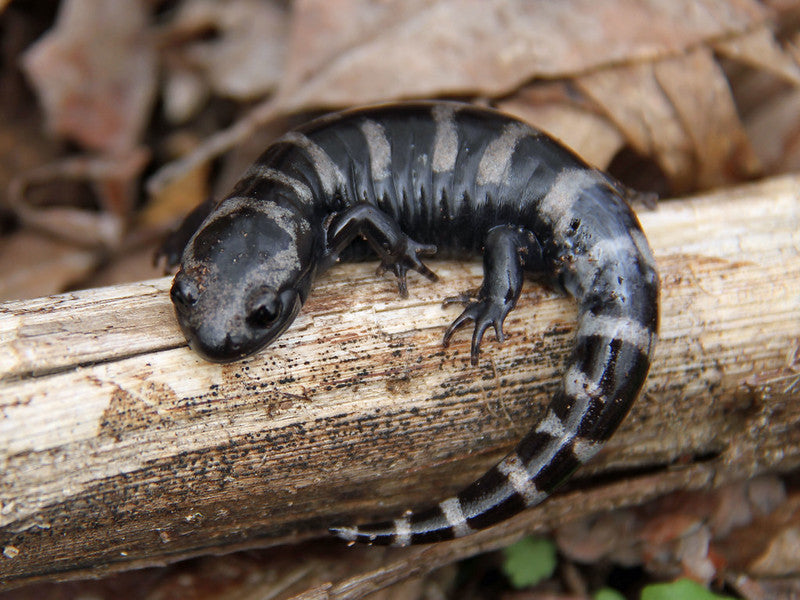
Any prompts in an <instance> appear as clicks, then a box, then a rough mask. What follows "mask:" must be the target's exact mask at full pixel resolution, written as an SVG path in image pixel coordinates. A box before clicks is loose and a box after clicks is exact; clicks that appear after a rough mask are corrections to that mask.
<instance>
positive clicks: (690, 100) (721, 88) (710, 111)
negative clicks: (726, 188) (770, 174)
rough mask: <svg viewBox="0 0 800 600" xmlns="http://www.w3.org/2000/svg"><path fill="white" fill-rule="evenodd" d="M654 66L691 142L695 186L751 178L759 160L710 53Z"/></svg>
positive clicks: (700, 52) (699, 52)
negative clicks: (694, 165) (694, 167)
mask: <svg viewBox="0 0 800 600" xmlns="http://www.w3.org/2000/svg"><path fill="white" fill-rule="evenodd" d="M654 67H655V77H656V80H657V81H658V84H659V86H660V87H661V89H663V90H664V95H665V96H666V97H667V99H668V100H669V102H671V104H672V106H673V107H674V108H675V111H676V113H677V116H678V119H679V121H680V123H681V125H682V126H683V129H684V131H685V132H686V134H687V136H688V137H689V139H690V140H691V142H692V149H691V152H692V158H693V160H694V162H695V164H696V165H697V168H696V169H695V173H694V174H695V177H696V179H695V181H694V187H699V188H712V187H715V186H719V185H725V184H728V183H732V182H735V181H741V180H742V179H747V178H749V177H752V176H754V175H755V174H756V173H757V171H758V169H759V163H758V159H757V158H756V156H755V154H754V152H753V149H752V148H751V147H750V143H749V141H748V139H747V134H746V133H745V131H744V128H743V126H742V123H741V121H740V120H739V115H738V113H737V111H736V106H735V104H734V102H733V97H732V96H731V91H730V87H729V86H728V81H727V79H726V78H725V75H724V73H723V72H722V70H721V69H720V68H719V65H718V64H717V63H716V61H715V60H714V58H713V56H712V55H711V51H710V50H708V49H706V48H698V49H697V50H695V51H693V52H690V53H688V54H687V55H685V56H682V57H676V58H671V59H666V60H662V61H659V62H656V63H655V64H654Z"/></svg>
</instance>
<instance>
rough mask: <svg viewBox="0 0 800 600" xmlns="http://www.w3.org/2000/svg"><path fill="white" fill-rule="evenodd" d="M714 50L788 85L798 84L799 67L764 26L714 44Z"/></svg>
mask: <svg viewBox="0 0 800 600" xmlns="http://www.w3.org/2000/svg"><path fill="white" fill-rule="evenodd" d="M714 49H715V50H716V51H717V52H719V53H720V54H722V55H724V56H727V57H729V58H732V59H734V60H738V61H740V62H742V63H744V64H747V65H750V66H751V67H755V68H756V69H763V70H764V71H767V72H769V73H773V74H774V75H777V76H778V77H780V78H781V79H784V80H786V81H788V82H789V83H792V84H795V85H798V84H800V65H798V64H797V62H796V60H795V59H794V58H793V57H792V55H791V54H790V53H787V52H785V51H784V50H783V49H782V48H781V47H780V45H778V42H777V41H776V40H775V36H774V34H773V33H772V31H771V30H770V29H769V28H768V27H766V26H763V27H759V28H757V29H755V30H754V31H751V32H749V33H744V34H742V35H737V36H734V37H731V38H727V39H724V40H720V41H718V42H714Z"/></svg>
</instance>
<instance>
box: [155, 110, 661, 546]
mask: <svg viewBox="0 0 800 600" xmlns="http://www.w3.org/2000/svg"><path fill="white" fill-rule="evenodd" d="M630 193H631V192H630V191H629V190H627V189H626V188H624V186H622V185H621V184H620V183H618V182H616V181H615V180H613V179H612V178H610V177H609V176H608V175H605V174H604V173H602V172H600V171H598V170H596V169H593V168H591V167H589V166H587V165H586V164H585V163H584V162H583V161H582V160H581V159H580V158H578V157H577V156H576V155H575V154H573V153H572V152H571V151H569V150H568V149H566V148H565V147H563V146H562V145H560V144H559V143H558V142H556V141H554V140H553V139H551V138H550V137H548V136H547V135H545V134H543V133H542V132H540V131H537V130H536V129H534V128H532V127H530V126H528V125H526V124H525V123H522V122H520V121H518V120H516V119H513V118H511V117H509V116H506V115H503V114H501V113H499V112H496V111H493V110H488V109H483V108H477V107H474V106H470V105H466V104H459V103H447V102H437V103H408V104H405V103H403V104H393V105H386V106H382V107H374V108H366V109H357V110H350V111H346V112H342V113H338V114H333V115H330V116H327V117H323V118H321V119H318V120H315V121H313V122H311V123H309V124H307V125H305V126H304V127H301V128H300V129H297V130H295V131H292V132H290V133H287V134H286V135H284V136H283V137H282V138H280V139H278V140H277V141H276V142H274V143H273V144H272V145H270V146H269V148H267V150H266V152H264V154H263V155H262V156H261V158H260V159H259V160H258V161H257V162H256V163H255V164H254V165H253V166H252V167H251V168H250V170H248V171H247V172H246V173H245V175H244V176H243V177H242V179H241V180H240V181H239V182H238V183H237V184H236V186H235V188H234V190H233V192H232V193H231V194H230V195H229V196H228V197H226V198H224V199H223V200H221V201H220V202H218V203H206V204H204V205H202V206H201V207H198V209H197V210H196V211H195V212H194V213H193V214H192V215H190V217H188V218H187V221H186V224H185V226H184V227H183V228H182V230H181V231H179V232H178V233H177V234H176V236H175V237H174V238H173V239H172V240H171V246H172V249H173V251H172V252H170V251H169V246H167V249H166V251H165V253H166V254H167V260H168V262H173V263H177V261H178V254H179V252H180V251H179V250H178V248H180V249H181V250H182V252H183V256H182V259H181V268H180V270H179V272H178V274H177V275H176V276H175V281H174V284H173V286H172V291H171V296H172V300H173V302H174V304H175V308H176V312H177V316H178V321H179V322H180V325H181V328H182V329H183V332H184V333H185V335H186V337H187V339H188V340H189V343H190V345H191V347H192V348H194V349H195V350H196V351H197V352H199V353H200V354H201V355H202V356H204V357H205V358H207V359H209V360H212V361H228V360H235V359H237V358H240V357H243V356H246V355H249V354H251V353H253V352H256V351H257V350H259V349H260V348H262V347H264V346H265V345H266V344H268V343H270V342H271V341H272V340H274V339H275V338H276V336H278V335H280V333H281V332H283V331H284V330H285V329H286V328H287V327H288V326H289V325H290V324H291V322H292V321H293V319H294V318H295V316H296V315H297V313H298V311H299V310H300V307H301V306H302V304H303V302H304V301H305V300H306V298H307V297H308V294H309V290H310V289H311V285H312V282H313V281H314V278H315V277H316V276H317V275H319V274H320V273H321V272H322V271H324V270H325V269H327V268H329V267H330V266H331V265H333V264H334V263H335V262H336V261H337V260H338V259H339V258H340V255H341V254H342V252H343V251H344V250H345V248H346V247H348V246H349V245H350V244H351V242H353V241H354V240H355V239H356V238H364V239H366V240H367V241H368V242H369V245H370V246H372V248H373V249H374V250H375V251H376V252H377V254H378V256H379V257H380V259H381V261H382V263H381V265H382V267H383V268H384V269H388V270H391V271H393V272H394V273H395V274H396V275H397V277H398V282H399V287H400V292H401V293H402V294H405V293H406V271H407V270H408V269H414V270H416V271H418V272H420V273H422V274H423V275H425V276H426V277H428V278H430V279H435V275H434V274H433V273H432V272H431V271H430V270H429V269H428V268H427V267H426V266H425V265H424V264H423V263H422V261H421V260H420V256H427V255H432V254H434V253H435V252H436V251H437V249H438V250H439V251H443V252H446V253H448V254H449V255H457V256H465V255H472V254H475V253H480V252H482V253H483V264H484V280H483V285H482V287H481V288H480V290H479V291H478V292H477V295H476V296H475V297H474V298H473V299H472V300H470V299H469V298H468V297H467V295H464V296H463V297H461V298H459V301H462V302H464V303H465V304H466V309H465V310H464V312H463V313H461V315H460V316H459V317H458V318H457V319H456V320H455V321H454V322H453V324H452V325H450V327H449V328H448V329H447V331H446V333H445V334H444V344H445V345H447V343H448V341H449V340H450V338H451V336H452V335H453V333H454V332H455V330H456V329H458V328H459V327H461V326H462V325H464V324H465V323H467V322H469V321H474V323H475V328H474V332H473V335H472V348H471V351H472V354H471V358H472V362H473V363H476V362H477V357H478V348H479V346H480V344H481V339H482V337H483V335H484V332H485V331H486V329H487V328H488V327H490V326H491V327H493V328H494V330H495V333H496V335H497V338H498V339H499V340H501V341H502V339H503V329H502V325H503V320H504V319H505V317H506V315H507V314H508V312H509V311H510V310H511V309H512V308H513V307H514V305H515V303H516V301H517V299H518V297H519V294H520V289H521V287H522V280H523V272H524V271H529V272H535V273H537V274H538V275H540V276H543V277H544V278H545V280H546V281H549V282H550V283H551V284H552V285H554V286H555V287H557V288H559V289H562V290H565V291H566V292H568V293H570V294H572V295H573V296H574V297H575V298H576V299H577V300H578V305H579V309H578V328H577V341H576V345H575V348H574V350H573V352H572V354H571V356H570V357H569V359H568V361H567V366H566V374H565V375H564V379H563V384H562V386H561V387H560V389H559V390H558V392H557V393H556V394H555V397H554V398H553V400H552V402H551V403H550V405H549V408H548V410H547V413H546V416H545V418H544V420H543V421H542V422H541V423H540V424H539V425H537V426H536V427H535V428H534V429H533V430H531V431H530V432H529V433H528V434H527V435H526V436H525V437H524V438H523V440H522V441H521V442H520V443H519V445H518V446H517V447H516V449H515V450H514V451H513V452H511V453H510V454H509V455H508V456H506V457H505V458H504V459H503V460H502V461H501V462H500V463H499V464H497V465H496V466H494V467H492V468H491V469H490V470H489V471H488V472H487V473H486V474H485V475H483V477H481V478H480V479H479V480H477V481H476V482H474V483H473V484H471V485H470V486H468V487H467V488H466V489H464V490H463V491H462V492H460V493H459V494H458V495H456V496H453V497H452V498H448V499H446V500H443V501H442V502H440V503H439V504H438V505H436V506H434V507H433V508H430V509H428V510H423V511H421V512H414V513H406V514H405V515H403V516H400V517H399V518H397V519H396V520H394V521H387V522H384V523H378V524H374V525H367V526H359V527H337V528H334V529H332V530H331V531H332V532H333V533H334V534H336V535H338V536H340V537H342V538H344V539H346V540H351V541H358V542H368V543H375V544H394V545H407V544H414V543H425V542H435V541H439V540H445V539H450V538H454V537H459V536H463V535H467V534H469V533H470V532H473V531H475V530H477V529H482V528H484V527H487V526H489V525H492V524H494V523H497V522H498V521H501V520H503V519H506V518H507V517H509V516H511V515H513V514H515V513H517V512H519V511H521V510H523V509H524V508H526V507H529V506H533V505H535V504H537V503H539V502H541V501H542V500H544V499H545V498H546V497H547V496H548V495H549V494H550V493H551V492H552V491H553V490H554V489H555V488H556V486H558V485H559V484H560V483H561V482H563V481H564V480H565V479H566V478H567V477H569V475H570V474H571V473H572V472H573V471H574V470H575V469H576V468H577V467H578V466H580V465H581V464H583V463H585V462H586V461H587V460H589V459H590V458H591V457H592V456H593V455H594V454H595V453H596V452H597V451H598V449H599V448H600V446H601V445H602V443H603V442H604V441H605V440H607V439H608V438H609V436H610V435H611V434H612V433H613V431H614V430H615V429H616V428H617V426H618V425H619V423H620V421H621V420H622V419H623V417H624V416H625V414H626V413H627V412H628V409H629V408H630V406H631V404H632V403H633V401H634V400H635V399H636V396H637V395H638V393H639V391H640V389H641V387H642V384H643V383H644V380H645V377H646V375H647V371H648V368H649V366H650V359H651V356H652V353H653V347H654V345H655V342H656V330H657V325H658V318H659V317H658V312H659V300H658V297H659V281H658V274H657V272H656V265H655V262H654V260H653V255H652V252H651V250H650V247H649V246H648V243H647V241H646V239H645V236H644V234H643V233H642V230H641V228H640V226H639V223H638V221H637V219H636V216H635V215H634V214H633V212H632V211H631V210H630V208H629V206H628V203H627V201H626V200H627V198H628V197H629V196H630ZM198 224H199V226H198ZM348 251H349V249H348Z"/></svg>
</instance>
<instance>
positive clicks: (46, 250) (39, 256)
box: [0, 230, 100, 301]
mask: <svg viewBox="0 0 800 600" xmlns="http://www.w3.org/2000/svg"><path fill="white" fill-rule="evenodd" d="M99 261H100V256H99V255H98V254H97V253H96V252H91V251H89V250H85V249H76V248H75V247H74V246H71V245H70V244H67V243H65V242H61V241H57V240H51V239H48V238H44V237H42V236H40V235H37V234H35V233H32V232H31V231H30V230H23V231H20V232H18V233H15V234H13V235H11V236H9V237H7V238H5V239H3V240H2V243H0V273H2V274H3V276H2V277H0V300H2V301H6V300H19V299H22V298H35V297H37V296H47V295H49V294H55V293H58V292H63V291H64V289H65V287H66V286H67V285H69V284H70V283H73V282H75V281H77V280H80V279H83V278H84V277H85V276H86V275H87V273H89V272H90V271H91V270H92V269H94V268H95V267H96V266H97V263H98V262H99Z"/></svg>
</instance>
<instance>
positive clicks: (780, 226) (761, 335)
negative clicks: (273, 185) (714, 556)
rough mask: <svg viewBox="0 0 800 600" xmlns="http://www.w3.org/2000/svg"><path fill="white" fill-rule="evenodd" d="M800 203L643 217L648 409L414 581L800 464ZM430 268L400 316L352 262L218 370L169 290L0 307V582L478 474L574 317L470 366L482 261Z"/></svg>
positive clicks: (353, 515) (439, 552) (149, 555)
mask: <svg viewBox="0 0 800 600" xmlns="http://www.w3.org/2000/svg"><path fill="white" fill-rule="evenodd" d="M798 190H800V178H798V177H786V178H781V179H775V180H772V181H767V182H764V183H761V184H758V185H753V186H747V187H743V188H739V189H735V190H728V191H724V192H720V193H717V194H712V195H709V196H705V197H698V198H692V199H687V200H671V201H666V202H664V203H662V204H661V205H660V207H659V209H658V210H656V211H644V212H641V215H640V216H641V220H642V223H643V226H644V228H645V230H646V233H647V235H648V238H649V239H650V241H651V243H652V245H653V247H654V249H655V253H656V257H657V260H658V263H659V266H660V270H661V276H662V281H663V292H662V312H663V317H662V331H661V340H660V343H659V346H658V349H657V356H656V360H655V363H654V365H653V367H652V370H651V374H650V377H649V379H648V383H647V385H646V390H645V393H644V394H643V396H642V398H641V399H640V400H639V402H638V403H637V405H636V406H635V407H634V409H633V411H632V412H631V414H630V416H629V417H628V419H627V420H626V421H625V422H624V423H623V425H622V427H621V428H620V431H619V432H618V434H617V435H616V436H615V437H614V438H612V440H611V442H610V443H609V444H608V445H607V447H606V448H605V449H604V450H603V451H602V452H601V454H600V455H599V456H598V457H597V458H596V459H595V460H594V461H593V462H592V463H591V464H590V465H588V466H587V467H585V468H584V469H582V470H581V471H580V472H579V473H578V474H577V477H576V479H575V480H574V481H573V483H571V484H570V486H569V487H568V488H567V490H565V492H564V494H562V495H561V497H560V498H555V499H553V501H550V502H546V503H545V504H544V505H542V507H540V508H537V509H532V510H530V511H526V512H525V513H524V514H523V515H521V516H520V517H518V518H517V519H513V520H511V521H510V522H508V523H506V524H503V525H501V526H500V527H499V528H496V530H495V531H493V530H488V531H486V532H482V533H480V534H478V535H477V536H471V537H470V538H465V539H464V540H457V541H455V542H450V543H449V544H450V545H449V546H448V545H447V544H444V545H439V546H436V547H434V548H433V549H430V548H429V549H425V550H420V549H410V550H403V551H401V552H408V553H410V554H408V555H407V556H410V557H412V558H413V560H416V561H417V563H418V564H417V569H416V570H415V571H414V572H415V573H418V572H420V570H424V569H428V568H432V567H433V566H436V565H437V564H443V561H447V560H452V559H453V557H455V558H458V557H462V556H465V555H468V554H469V553H470V552H472V553H474V552H477V551H479V550H485V549H487V548H489V547H494V546H495V545H496V544H497V543H499V542H500V541H507V540H508V539H510V537H513V536H514V535H518V534H520V532H521V531H524V530H526V529H528V530H529V529H531V528H533V527H536V526H540V525H541V524H542V523H547V524H550V525H553V524H556V523H558V522H562V521H563V520H565V519H567V518H570V517H576V516H580V515H584V514H588V513H591V512H592V511H596V510H598V509H607V508H610V507H612V506H618V505H623V504H626V503H636V502H639V501H641V500H642V499H644V498H647V497H651V496H652V495H654V494H660V493H666V492H668V491H670V490H672V489H678V488H681V487H695V488H696V487H703V486H710V485H715V484H720V483H724V482H727V481H730V480H732V479H736V478H741V477H746V476H750V475H754V474H758V473H762V472H765V471H788V470H791V469H795V468H797V466H798V464H800V427H799V426H798V425H800V403H798V402H797V398H798V396H800V382H799V381H798V378H799V377H800V374H799V373H798V364H799V362H800V356H799V355H800V350H798V348H799V347H800V199H798V195H799V193H798ZM431 266H432V267H433V268H434V270H435V271H437V273H438V274H439V275H440V277H441V282H439V283H437V284H431V283H429V282H427V281H424V280H423V279H422V278H421V277H414V276H413V275H412V277H411V280H410V290H411V291H410V295H409V297H408V298H407V299H401V298H399V297H398V295H397V291H396V284H395V282H394V281H392V280H391V279H390V278H389V277H385V278H383V279H379V278H375V276H374V268H375V265H374V264H362V265H342V266H337V267H336V268H335V269H333V270H332V271H331V272H330V273H329V274H327V275H326V276H325V277H324V279H323V280H321V281H320V282H319V283H318V284H317V285H316V287H315V289H314V291H313V293H312V296H311V299H310V300H309V301H308V303H307V305H306V307H305V308H304V310H303V311H302V313H301V315H300V316H299V317H298V319H297V321H296V322H295V324H294V325H293V326H292V328H291V329H290V330H289V331H288V332H287V333H286V334H284V336H283V337H282V338H281V339H280V340H279V342H278V343H276V344H275V345H273V346H271V347H270V348H268V349H266V350H264V351H263V352H261V353H259V354H258V355H256V356H254V357H251V358H249V359H247V360H243V361H240V362H237V363H234V364H227V365H218V364H210V363H206V362H203V361H202V360H200V359H199V358H198V357H196V356H195V355H194V354H193V353H192V352H191V351H189V350H188V349H187V348H186V347H185V344H184V341H183V338H182V336H181V334H180V331H179V330H178V328H177V326H176V323H175V320H174V316H173V313H172V307H171V305H170V302H169V297H168V294H167V290H168V288H169V279H166V278H165V279H159V280H155V281H149V282H141V283H136V284H130V285H123V286H116V287H110V288H103V289H93V290H85V291H81V292H76V293H70V294H64V295H59V296H53V297H49V298H39V299H35V300H26V301H19V302H8V303H5V304H1V305H0V588H9V587H12V586H16V585H21V584H23V583H27V582H32V581H36V580H47V579H58V578H67V577H75V576H81V575H87V574H89V575H97V574H102V573H106V572H109V571H114V570H120V569H126V568H133V567H141V566H145V565H153V564H162V563H164V562H168V561H172V560H177V559H179V558H185V557H188V556H196V555H200V554H206V553H212V552H221V551H229V550H233V549H237V548H243V547H253V546H267V545H274V544H279V543H283V542H287V541H297V540H300V539H304V538H308V537H311V536H315V535H320V534H321V533H323V532H324V530H325V528H326V527H327V526H328V525H329V524H331V523H333V522H340V523H342V522H343V523H347V522H352V521H363V520H366V519H368V518H372V517H392V516H394V515H395V514H397V512H398V511H401V510H403V509H405V508H407V507H410V506H419V505H421V504H425V503H427V502H428V501H430V500H432V499H435V498H443V497H445V496H446V495H447V494H449V493H451V492H454V491H456V490H458V489H459V488H460V487H462V486H463V485H465V484H467V483H469V482H470V481H471V480H472V479H473V478H475V477H476V476H478V475H479V474H480V473H481V472H483V471H484V470H485V469H486V468H487V467H488V466H490V465H491V464H492V463H493V461H495V460H496V459H498V458H499V457H500V456H501V455H502V454H503V453H504V452H506V451H507V450H508V449H509V448H510V447H511V446H513V444H514V442H515V441H516V440H517V439H518V438H520V437H521V436H522V435H523V433H524V432H525V431H526V430H527V429H528V428H530V427H531V426H532V425H533V424H534V423H535V422H536V421H537V419H538V418H539V417H540V416H541V414H542V411H543V407H544V406H545V405H546V403H547V402H548V400H549V398H550V396H551V394H552V392H553V390H554V389H555V387H556V385H557V384H558V381H559V377H560V373H561V370H562V365H563V361H564V360H565V358H566V355H567V352H568V349H569V348H570V346H571V344H572V342H573V339H572V338H573V333H574V326H575V323H574V321H575V306H574V303H573V302H572V301H570V300H568V299H564V298H561V297H559V296H557V295H555V294H553V293H551V292H549V291H547V290H544V289H542V288H541V287H539V286H537V285H535V284H532V283H530V284H526V287H525V289H524V291H523V297H522V298H521V300H520V302H519V306H518V308H517V309H516V310H515V311H513V313H512V314H511V316H510V317H509V319H508V321H507V324H506V330H507V332H508V333H509V339H508V340H507V341H506V342H505V343H504V344H502V345H499V344H497V343H495V342H494V341H493V339H492V338H491V336H489V337H487V340H486V341H485V342H484V347H483V353H482V355H481V361H480V364H479V365H478V366H477V367H473V366H471V365H470V363H469V334H468V333H467V332H464V333H461V334H459V335H458V336H457V338H456V339H455V340H454V342H453V343H452V345H451V347H450V348H447V349H443V348H442V347H441V337H442V334H443V332H444V328H445V327H446V325H447V324H448V323H449V322H450V321H451V320H452V319H453V318H454V317H455V316H456V315H457V314H458V311H459V308H458V307H447V308H442V307H441V303H440V302H441V298H442V297H444V296H448V295H454V294H456V293H458V292H460V291H463V290H464V289H468V288H475V287H477V286H478V285H479V283H480V271H481V269H480V265H479V264H478V263H456V262H433V261H432V262H431ZM631 482H633V483H631ZM637 482H638V483H637ZM614 490H616V491H614ZM566 500H569V502H568V503H565V501H566ZM420 553H421V554H420ZM392 556H397V555H396V554H393V555H392ZM435 557H438V558H435ZM409 560H411V559H409ZM437 561H438V562H437ZM404 564H410V563H404ZM381 573H383V574H385V573H390V575H388V576H386V577H388V579H386V581H388V582H391V580H396V579H397V577H400V576H401V575H400V574H399V570H398V569H394V570H392V569H384V570H382V571H381ZM392 578H394V579H392ZM361 581H365V579H363V578H362V580H361ZM386 581H385V582H386ZM385 582H384V583H385ZM341 585H346V582H344V583H342V584H341ZM370 585H372V584H370ZM326 589H333V588H331V587H330V585H328V586H327V587H326ZM371 589H372V588H371ZM331 597H333V596H331ZM348 597H350V596H348ZM352 597H356V596H352Z"/></svg>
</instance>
